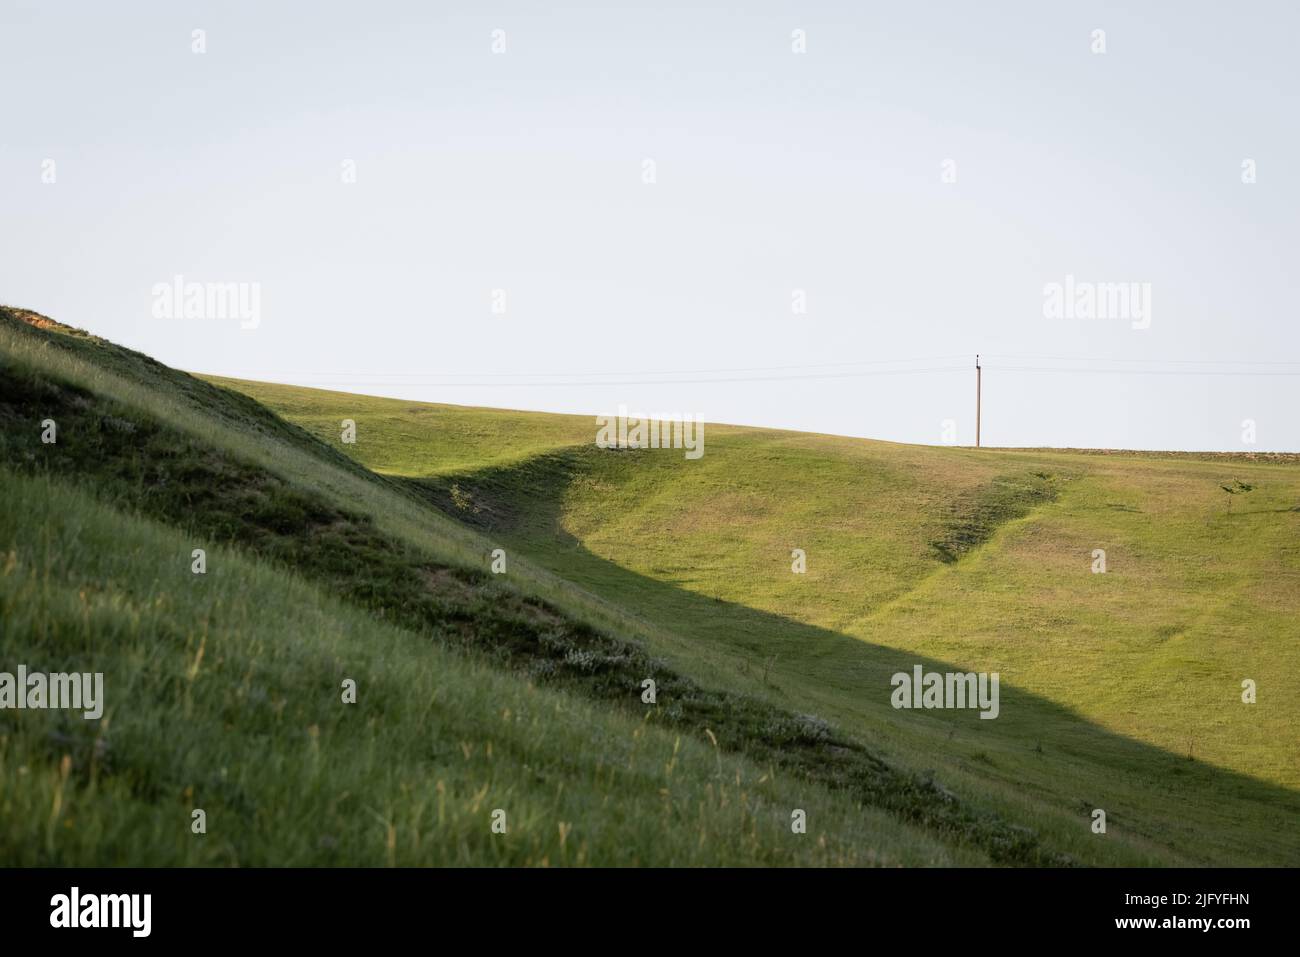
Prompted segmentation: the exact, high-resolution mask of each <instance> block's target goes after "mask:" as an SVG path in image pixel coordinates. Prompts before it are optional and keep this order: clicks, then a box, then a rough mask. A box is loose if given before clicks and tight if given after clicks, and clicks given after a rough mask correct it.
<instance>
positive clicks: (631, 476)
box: [231, 383, 1300, 864]
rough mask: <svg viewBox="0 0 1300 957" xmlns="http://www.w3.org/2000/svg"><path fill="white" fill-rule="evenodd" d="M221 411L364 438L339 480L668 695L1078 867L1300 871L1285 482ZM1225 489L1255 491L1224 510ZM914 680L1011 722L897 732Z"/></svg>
mask: <svg viewBox="0 0 1300 957" xmlns="http://www.w3.org/2000/svg"><path fill="white" fill-rule="evenodd" d="M231 384H232V385H233V386H235V387H237V388H239V389H240V390H241V391H245V392H247V393H248V394H249V395H252V396H254V397H256V398H258V399H259V400H261V401H263V402H265V403H267V404H268V405H270V406H271V407H273V408H276V409H277V410H278V411H281V412H283V413H284V414H286V415H288V416H290V417H291V418H292V419H293V420H294V421H295V422H297V423H298V424H299V425H302V426H303V427H304V428H306V429H307V430H308V431H312V432H313V433H314V434H316V435H318V436H319V437H320V438H321V439H322V440H323V441H337V438H336V436H337V422H338V421H339V419H340V418H342V417H352V418H355V419H356V420H357V422H358V428H359V439H358V443H357V445H355V446H350V447H348V449H347V451H348V452H349V454H352V455H353V456H355V457H356V458H357V459H358V460H359V461H361V462H363V463H365V464H367V465H369V466H371V467H374V468H378V469H382V470H384V471H385V473H386V474H387V475H389V477H391V478H394V479H400V480H404V481H405V482H407V483H408V484H409V486H410V488H412V489H413V490H415V491H416V492H417V493H418V494H421V495H423V496H424V497H425V498H426V499H427V500H428V501H429V502H431V503H433V504H435V505H437V506H438V507H439V508H440V509H442V510H443V511H444V512H445V513H446V514H447V515H449V516H454V517H456V518H457V519H458V520H459V521H461V522H462V523H465V524H469V525H472V526H474V527H477V528H479V529H481V530H482V531H483V532H484V534H486V535H490V536H492V537H493V538H494V539H495V540H499V541H500V542H502V543H503V544H508V545H510V546H512V547H513V548H514V549H516V550H518V551H521V552H523V553H524V554H525V555H527V556H528V557H529V558H530V560H532V561H534V562H535V563H538V564H541V565H543V566H545V567H546V568H547V569H549V570H550V571H552V572H554V573H555V574H556V575H557V576H559V577H561V578H563V579H565V580H568V581H572V582H576V583H579V584H581V585H582V586H583V587H584V588H586V589H587V590H589V591H592V592H595V593H597V594H599V595H601V596H603V597H604V598H605V599H606V600H609V601H613V602H616V603H617V604H618V605H619V606H620V607H622V608H623V609H625V610H627V611H628V612H629V613H630V614H632V615H633V616H634V617H635V618H636V619H638V620H641V621H645V622H651V623H654V625H655V626H656V627H654V628H651V629H648V630H647V640H648V641H649V642H650V647H651V648H652V649H657V650H658V651H659V652H660V653H662V654H663V655H665V656H666V657H669V658H671V659H672V660H673V661H674V663H675V664H676V665H677V666H678V667H679V668H682V669H684V670H686V671H687V672H691V673H708V674H709V675H710V676H711V678H712V680H714V681H715V682H717V683H719V684H721V685H724V686H729V687H734V688H743V689H746V690H749V691H753V692H754V693H759V694H765V695H767V696H769V697H770V698H771V699H772V700H774V701H777V702H779V703H781V704H784V705H787V706H790V707H798V708H802V709H805V710H808V711H811V712H814V713H816V714H818V715H820V716H822V717H824V718H826V719H828V720H830V721H831V722H833V723H835V724H836V725H837V726H839V727H840V728H842V729H843V730H844V731H845V732H846V733H848V734H850V735H851V736H855V737H859V738H861V739H863V740H868V741H871V742H872V746H873V747H874V748H877V749H879V750H881V751H882V753H884V754H885V756H886V757H888V758H889V759H891V760H894V761H896V762H897V763H900V764H902V765H904V766H910V767H913V768H917V769H922V770H925V769H932V770H933V771H934V772H935V774H936V775H937V776H938V778H939V779H940V780H942V781H943V782H944V785H945V787H947V788H949V789H950V790H952V791H953V792H954V793H956V794H959V795H961V796H962V797H964V798H968V799H972V800H976V801H977V802H979V803H982V804H990V803H991V804H992V805H993V806H994V807H996V808H997V809H998V810H999V811H1000V812H1002V813H1004V814H1006V815H1007V816H1009V817H1010V818H1012V819H1017V820H1021V821H1025V822H1027V823H1029V824H1030V825H1031V826H1032V827H1033V828H1034V829H1035V830H1037V831H1038V832H1039V833H1040V834H1051V835H1052V836H1053V838H1054V839H1055V840H1058V841H1060V842H1061V843H1062V846H1065V847H1068V848H1069V849H1070V850H1071V851H1072V852H1073V853H1074V854H1075V855H1077V856H1079V857H1081V858H1083V859H1085V860H1086V859H1090V855H1091V854H1092V853H1094V852H1095V851H1096V850H1097V848H1098V846H1099V845H1100V844H1102V843H1103V842H1102V840H1101V839H1100V838H1097V837H1095V836H1093V835H1091V834H1090V833H1089V832H1088V831H1087V827H1086V822H1087V815H1088V814H1089V812H1090V811H1091V810H1092V809H1093V808H1096V807H1102V808H1105V809H1106V810H1107V812H1108V819H1109V821H1110V822H1111V826H1110V831H1109V834H1108V836H1107V839H1106V843H1107V844H1108V846H1109V848H1110V849H1114V846H1115V845H1117V844H1120V843H1123V844H1125V846H1127V847H1128V848H1130V849H1132V850H1138V851H1139V853H1141V854H1150V855H1153V856H1154V857H1155V858H1156V859H1162V860H1166V861H1170V862H1178V863H1209V862H1220V863H1239V864H1252V863H1296V862H1297V861H1300V837H1297V834H1298V833H1300V829H1298V828H1297V827H1296V826H1295V825H1296V824H1297V822H1300V801H1298V800H1297V789H1298V788H1300V756H1298V753H1297V746H1296V741H1297V740H1298V739H1300V680H1298V678H1297V675H1298V674H1300V626H1298V625H1297V621H1300V548H1297V544H1296V543H1297V542H1298V541H1300V468H1297V461H1296V457H1295V456H1283V455H1268V456H1253V455H1239V456H1226V455H1204V456H1196V455H1157V454H1149V453H1134V454H1125V453H1114V452H1111V453H1106V454H1095V453H1088V454H1081V453H1073V452H1056V451H1050V450H988V449H986V450H973V449H943V448H924V447H914V446H902V445H894V444H889V443H879V442H866V441H860V440H853V439H841V438H836V437H831V436H812V435H802V434H798V433H789V432H776V431H770V430H760V429H739V428H726V427H719V428H716V429H715V428H713V427H712V426H710V427H709V435H708V442H707V445H706V448H707V452H706V454H705V456H704V458H703V459H701V460H699V461H698V462H685V461H683V460H682V458H681V456H680V455H660V454H657V453H654V452H608V451H604V450H600V449H597V448H595V447H594V444H593V442H592V437H593V435H594V426H593V424H592V423H591V422H590V421H589V420H581V419H577V418H575V417H564V416H547V415H540V414H528V413H501V412H496V411H493V410H473V409H464V408H456V407H447V406H436V405H421V404H419V403H411V402H406V401H400V400H392V399H378V398H373V397H364V396H351V395H346V394H342V393H327V392H316V391H313V390H307V389H295V388H293V387H289V386H275V385H265V384H259V383H231ZM497 417H501V418H503V419H505V420H508V421H509V422H511V428H515V429H522V428H524V426H525V424H526V423H527V422H529V421H533V422H536V428H535V429H534V430H533V432H532V435H533V438H532V440H531V445H532V449H533V450H532V453H531V454H530V455H528V456H525V457H510V456H505V457H503V456H500V455H499V454H497V453H496V451H495V449H496V448H497V446H496V444H495V442H493V441H491V440H490V439H491V436H492V435H493V432H492V429H491V428H490V427H489V426H488V425H487V424H486V423H488V422H491V421H492V420H494V419H496V418H497ZM476 457H477V458H480V459H481V460H482V463H483V464H482V465H481V466H479V467H477V468H473V469H465V468H463V467H462V465H463V463H464V462H465V461H466V460H473V459H475V458H476ZM1236 480H1241V481H1244V482H1246V483H1247V484H1251V485H1253V486H1254V491H1252V492H1251V493H1249V494H1248V495H1245V496H1242V497H1240V500H1238V501H1235V502H1234V504H1233V505H1232V508H1231V510H1229V508H1228V497H1227V496H1226V495H1225V493H1224V492H1223V491H1221V489H1220V486H1221V485H1223V484H1231V483H1232V482H1233V481H1236ZM795 548H801V549H803V550H805V552H806V553H807V556H808V570H807V573H806V574H804V575H795V574H792V573H791V560H790V555H791V551H792V549H795ZM1099 548H1100V549H1104V550H1105V551H1106V556H1107V565H1108V569H1107V572H1106V573H1105V574H1093V573H1092V571H1091V568H1092V565H1093V562H1094V559H1093V552H1094V550H1095V549H1099ZM917 662H926V663H929V664H931V665H933V666H934V667H936V668H940V669H942V670H949V669H952V668H960V669H961V670H980V671H983V670H987V671H999V672H1000V673H1001V675H1002V681H1003V700H1004V705H1005V708H1004V712H1003V715H1002V716H1001V717H1000V718H999V719H998V720H996V721H992V722H984V723H979V722H971V721H969V720H968V719H969V718H970V715H969V714H961V713H957V714H954V713H949V712H905V713H899V712H896V711H894V710H892V709H891V708H890V707H889V704H888V689H889V684H888V682H889V676H890V675H891V674H892V673H893V672H894V671H896V670H905V669H907V668H909V667H910V666H911V665H912V664H914V663H917ZM1246 678H1250V679H1252V680H1254V681H1255V682H1256V683H1257V686H1258V688H1259V689H1261V697H1260V699H1259V701H1258V703H1257V704H1255V705H1246V704H1244V703H1242V701H1241V698H1240V695H1241V682H1242V680H1243V679H1246ZM1263 689H1268V696H1267V700H1265V698H1264V697H1263ZM1120 835H1122V837H1121V836H1120ZM1106 853H1109V850H1108V851H1107V852H1106Z"/></svg>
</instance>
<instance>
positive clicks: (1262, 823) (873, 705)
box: [402, 447, 1300, 865]
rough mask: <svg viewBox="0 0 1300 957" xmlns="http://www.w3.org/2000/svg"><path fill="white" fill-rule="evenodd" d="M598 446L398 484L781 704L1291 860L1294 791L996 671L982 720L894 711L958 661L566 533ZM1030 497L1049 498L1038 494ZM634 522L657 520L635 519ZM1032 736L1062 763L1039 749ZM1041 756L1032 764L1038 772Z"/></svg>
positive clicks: (1130, 815)
mask: <svg viewBox="0 0 1300 957" xmlns="http://www.w3.org/2000/svg"><path fill="white" fill-rule="evenodd" d="M610 454H617V453H610V452H604V451H600V450H596V449H594V448H585V447H584V448H575V449H566V450H561V451H557V452H551V453H547V454H544V455H541V456H537V457H536V458H533V459H530V460H527V461H524V462H521V463H517V464H514V465H510V466H503V467H493V468H488V469H484V470H482V471H478V472H473V473H467V474H462V475H456V476H439V477H437V478H423V479H404V480H402V481H404V482H405V483H407V484H408V485H409V486H410V487H411V489H412V490H413V491H415V492H416V494H418V495H420V496H421V497H423V498H424V499H425V500H426V501H428V502H430V503H431V504H432V505H434V506H435V507H437V508H439V509H440V510H441V511H443V512H445V513H446V514H448V515H450V516H452V517H453V518H456V519H458V520H460V521H462V522H465V523H467V524H469V525H471V526H473V527H476V528H478V529H480V530H482V531H484V532H488V533H491V535H493V536H495V537H496V538H497V539H499V540H500V541H501V544H504V545H509V546H510V547H512V548H517V549H519V551H520V552H521V553H522V554H524V555H525V556H526V557H528V558H529V560H531V561H533V562H535V563H536V564H539V565H541V566H543V567H545V568H547V569H548V570H550V571H552V572H554V573H556V574H558V575H560V576H561V577H563V578H565V579H567V580H569V581H572V582H575V583H577V584H579V585H581V586H583V587H586V588H588V589H589V590H590V591H592V592H593V593H595V594H598V595H600V596H601V597H603V598H606V599H608V600H611V601H613V602H615V603H616V604H618V605H619V606H621V607H623V608H624V609H627V610H628V611H630V612H632V613H633V614H635V615H638V616H640V617H642V618H644V619H646V620H648V621H650V622H654V623H656V624H659V625H662V626H663V627H664V629H665V630H667V631H670V632H672V633H674V634H676V635H678V636H681V637H683V638H686V639H688V640H690V641H692V642H698V643H700V644H701V647H702V651H703V653H704V654H705V656H711V657H713V658H715V659H716V658H717V657H718V656H722V657H723V658H725V659H730V660H731V661H732V663H733V666H734V667H735V668H736V669H737V671H738V672H740V673H741V674H742V675H744V676H746V677H748V678H751V679H754V680H756V681H759V682H762V683H763V684H765V685H768V686H769V687H768V692H769V693H768V696H769V697H770V698H772V699H774V700H777V701H779V702H781V703H783V704H785V705H786V706H787V707H791V708H793V709H795V710H798V711H808V710H813V709H814V708H821V707H828V708H830V709H831V710H832V712H833V711H836V710H838V711H839V712H840V714H841V715H846V716H848V717H849V718H850V723H852V724H857V725H859V727H860V728H863V729H865V728H870V727H871V726H872V724H873V723H875V724H876V726H879V723H884V724H885V726H886V727H891V726H892V728H893V729H897V730H898V731H899V732H901V734H902V736H903V737H905V738H906V739H907V740H908V741H909V742H910V743H911V745H912V746H913V747H915V748H918V749H920V751H921V752H922V753H924V752H925V749H926V748H927V742H928V747H932V748H934V749H935V751H946V752H947V753H948V754H949V755H952V756H953V758H955V759H956V760H957V761H958V762H959V765H960V766H961V768H962V770H963V771H966V772H970V773H973V774H976V775H977V776H981V777H984V778H987V779H992V780H996V781H999V782H1001V783H1002V784H1003V785H1007V784H1010V785H1011V786H1012V787H1014V788H1017V789H1022V790H1023V791H1025V792H1026V793H1029V794H1031V795H1033V796H1035V797H1040V798H1044V799H1045V800H1046V801H1047V802H1048V803H1055V804H1056V805H1057V806H1058V807H1062V809H1063V810H1066V811H1070V812H1074V813H1077V814H1078V817H1079V821H1080V825H1079V826H1080V828H1081V829H1083V828H1086V827H1088V825H1089V823H1090V820H1091V818H1090V815H1091V811H1092V809H1093V808H1105V809H1107V813H1108V820H1109V823H1110V824H1111V825H1112V826H1116V825H1118V826H1119V827H1121V828H1124V829H1126V830H1128V831H1129V832H1130V833H1134V834H1137V835H1140V836H1141V837H1142V838H1143V839H1145V840H1148V841H1150V842H1151V843H1153V844H1156V845H1163V846H1166V847H1169V848H1171V849H1172V850H1174V851H1175V852H1176V853H1177V854H1179V855H1181V856H1182V857H1184V858H1185V859H1186V860H1188V861H1192V862H1206V863H1209V862H1214V863H1234V864H1238V865H1254V864H1263V863H1269V864H1278V863H1286V864H1291V865H1295V864H1296V863H1300V829H1297V828H1296V827H1295V822H1296V820H1297V819H1300V794H1297V793H1296V792H1294V791H1292V790H1289V789H1287V788H1284V787H1281V786H1278V785H1274V784H1270V783H1268V782H1264V781H1260V780H1258V779H1255V778H1251V777H1249V776H1247V775H1244V774H1241V773H1238V772H1235V771H1232V770H1228V769H1223V768H1217V767H1214V766H1211V765H1207V764H1205V763H1202V762H1200V761H1197V760H1192V759H1191V758H1189V757H1188V756H1187V755H1180V754H1176V753H1173V752H1171V751H1168V750H1166V749H1163V748H1160V747H1157V746H1154V745H1150V744H1147V743H1144V742H1141V741H1137V740H1134V739H1131V738H1127V737H1124V736H1122V735H1119V734H1115V733H1113V732H1110V731H1108V730H1106V729H1105V728H1102V727H1101V726H1099V725H1097V724H1096V723H1094V722H1092V721H1090V720H1088V719H1087V718H1085V717H1083V716H1081V715H1079V714H1078V713H1077V712H1074V711H1072V710H1070V709H1068V708H1066V707H1063V706H1061V705H1059V704H1056V703H1055V702H1052V701H1051V700H1049V699H1046V698H1043V697H1041V696H1039V695H1036V694H1032V693H1030V692H1027V691H1024V690H1023V689H1019V688H1016V687H1015V686H1014V685H1009V684H1007V683H1006V682H1005V681H1004V682H1003V683H1002V685H1001V715H1000V716H999V718H997V719H996V720H992V721H986V720H981V719H979V717H978V713H977V712H976V711H972V710H965V711H953V710H928V711H927V710H894V709H893V708H892V707H891V706H890V703H889V702H890V693H891V690H892V686H891V681H890V679H891V676H892V675H893V674H895V673H896V672H899V671H903V672H909V673H910V672H911V671H912V668H913V666H914V665H918V664H919V665H921V666H922V667H923V668H924V670H925V671H937V672H952V671H962V670H964V669H963V668H961V667H959V666H956V665H953V664H951V663H949V662H944V661H939V660H935V659H930V658H923V657H919V656H917V655H915V654H913V653H910V652H904V651H899V650H896V649H892V648H889V647H887V646H884V645H879V644H872V643H869V642H867V641H863V640H861V639H859V638H856V637H853V636H849V635H844V634H840V633H837V632H834V631H830V630H827V629H823V628H819V627H815V626H811V625H807V624H803V623H801V622H798V621H794V620H792V619H789V618H786V617H783V616H781V615H777V614H773V613H769V612H765V611H761V610H758V609H754V608H751V607H748V606H745V605H741V604H736V603H732V602H727V601H722V600H721V599H719V598H714V597H709V596H707V595H701V594H698V593H695V592H691V591H689V590H687V589H685V588H682V587H680V586H679V585H677V584H674V583H672V582H669V581H663V580H660V579H656V578H651V577H648V576H646V575H643V574H640V573H638V572H634V571H631V570H629V569H627V568H624V567H622V566H620V565H617V564H615V563H613V562H611V561H609V560H607V559H604V558H602V557H600V556H598V555H596V554H594V553H592V552H591V551H590V550H588V549H587V548H586V547H585V546H584V545H583V544H582V542H581V541H579V540H578V539H576V538H575V537H574V536H573V535H571V534H569V533H567V532H566V531H564V530H563V527H562V521H561V519H562V513H563V503H564V499H565V496H566V494H568V491H569V489H570V485H571V483H572V482H573V481H574V480H575V479H576V478H579V477H581V476H583V475H584V474H586V473H587V471H588V469H589V468H590V467H591V466H592V465H593V462H592V459H591V457H594V456H601V455H610ZM713 454H715V455H717V454H724V453H722V452H721V450H719V451H715V452H714V453H713ZM611 461H614V460H612V459H611V460H607V462H611ZM618 461H619V462H621V463H622V464H621V465H620V466H619V467H621V468H635V467H636V463H635V461H634V460H632V459H631V458H628V457H623V458H622V459H620V460H618ZM602 464H604V463H602ZM602 478H603V479H608V478H609V472H608V471H605V472H603V473H602ZM615 480H616V481H617V479H615ZM999 481H1000V480H999ZM453 489H454V490H455V491H454V493H453ZM1034 495H1035V496H1036V497H1038V499H1039V500H1045V497H1044V496H1042V495H1041V492H1039V491H1035V492H1034ZM1283 511H1286V510H1283ZM1005 514H1006V515H1007V516H1008V517H1013V516H1014V515H1017V514H1020V512H1019V511H1018V510H1016V509H1007V510H1005ZM958 520H959V521H960V519H958ZM645 534H646V535H647V536H653V535H654V534H656V531H655V529H654V528H647V529H645ZM985 537H986V536H985ZM773 659H775V660H773ZM833 717H838V715H833ZM855 718H861V719H866V720H865V721H855V720H853V719H855ZM867 733H869V731H868V732H867ZM865 743H866V744H867V745H868V746H870V745H871V744H872V742H871V741H869V740H868V741H866V742H865ZM1044 747H1046V749H1047V751H1048V752H1051V753H1052V755H1053V757H1054V758H1056V759H1058V760H1055V761H1053V762H1048V761H1047V760H1046V759H1045V758H1044V757H1043V756H1044ZM990 752H991V753H990ZM909 760H914V759H909ZM950 760H952V758H950ZM1040 760H1041V762H1042V765H1043V766H1042V768H1041V770H1040V771H1035V770H1034V769H1033V768H1034V762H1035V761H1040ZM925 763H927V764H928V763H930V762H929V761H926V762H925ZM1026 769H1028V770H1026ZM1062 774H1066V775H1073V778H1067V780H1070V783H1071V786H1075V783H1076V779H1077V787H1076V788H1075V789H1076V790H1077V795H1076V796H1074V797H1073V798H1072V799H1071V800H1072V802H1073V803H1072V804H1067V805H1064V806H1062V805H1061V804H1060V793H1061V790H1062V777H1061V776H1062ZM1117 783H1118V785H1119V789H1121V790H1136V791H1141V792H1145V793H1146V794H1147V795H1150V796H1151V802H1152V803H1154V804H1158V805H1159V807H1160V808H1161V810H1160V811H1159V812H1155V813H1153V812H1150V811H1146V812H1142V811H1134V812H1129V811H1127V809H1126V810H1123V811H1121V810H1120V809H1119V807H1117V805H1120V806H1123V805H1124V804H1125V803H1126V802H1125V801H1124V800H1123V799H1122V798H1117V797H1116V796H1115V793H1114V791H1115V790H1116V787H1115V785H1116V784H1117ZM1108 795H1109V797H1108ZM1108 805H1109V807H1108Z"/></svg>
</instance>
